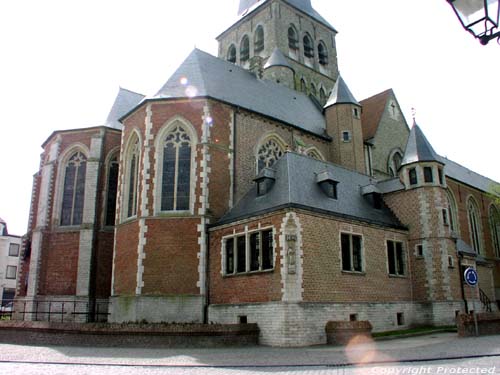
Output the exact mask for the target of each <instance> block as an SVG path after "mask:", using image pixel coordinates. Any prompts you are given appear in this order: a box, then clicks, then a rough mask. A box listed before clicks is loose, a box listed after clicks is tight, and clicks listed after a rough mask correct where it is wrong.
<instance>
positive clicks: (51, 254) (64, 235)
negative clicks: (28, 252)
mask: <svg viewBox="0 0 500 375" xmlns="http://www.w3.org/2000/svg"><path fill="white" fill-rule="evenodd" d="M79 244H80V233H79V232H59V233H55V232H54V233H46V234H45V235H44V241H43V247H42V257H41V259H42V260H41V267H40V268H41V273H40V284H39V285H40V289H39V294H41V295H74V294H75V292H76V277H77V271H78V248H79Z"/></svg>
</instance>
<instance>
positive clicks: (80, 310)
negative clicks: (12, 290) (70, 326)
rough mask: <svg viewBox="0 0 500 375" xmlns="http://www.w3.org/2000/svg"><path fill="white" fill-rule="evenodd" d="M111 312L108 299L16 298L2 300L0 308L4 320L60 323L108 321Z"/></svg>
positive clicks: (0, 314) (1, 317)
mask: <svg viewBox="0 0 500 375" xmlns="http://www.w3.org/2000/svg"><path fill="white" fill-rule="evenodd" d="M4 305H5V307H4ZM109 314H110V313H109V302H108V301H105V302H104V301H90V300H80V301H79V300H50V299H42V300H28V299H14V300H4V301H2V308H1V309H0V319H2V320H30V321H48V322H59V323H65V322H66V323H69V322H78V323H90V322H107V320H108V316H109Z"/></svg>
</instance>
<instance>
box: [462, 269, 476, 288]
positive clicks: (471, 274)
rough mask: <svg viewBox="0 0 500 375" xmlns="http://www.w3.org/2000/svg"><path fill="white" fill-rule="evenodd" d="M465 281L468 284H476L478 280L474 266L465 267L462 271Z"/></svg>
mask: <svg viewBox="0 0 500 375" xmlns="http://www.w3.org/2000/svg"><path fill="white" fill-rule="evenodd" d="M464 279H465V282H466V283H467V284H468V285H470V286H476V285H477V282H478V277H477V272H476V270H475V269H474V268H471V267H469V268H467V269H466V270H465V272H464Z"/></svg>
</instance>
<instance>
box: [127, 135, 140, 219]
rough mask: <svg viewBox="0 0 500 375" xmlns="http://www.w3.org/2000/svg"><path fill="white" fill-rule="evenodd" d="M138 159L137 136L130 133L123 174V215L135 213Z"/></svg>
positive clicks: (134, 214) (129, 215)
mask: <svg viewBox="0 0 500 375" xmlns="http://www.w3.org/2000/svg"><path fill="white" fill-rule="evenodd" d="M139 160H140V150H139V138H138V137H137V135H135V134H134V135H132V140H131V142H130V146H129V150H128V155H127V162H126V163H127V164H126V175H125V183H126V190H125V206H126V207H125V212H126V215H125V217H127V218H129V217H133V216H136V215H137V194H138V181H139Z"/></svg>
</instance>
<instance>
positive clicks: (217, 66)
mask: <svg viewBox="0 0 500 375" xmlns="http://www.w3.org/2000/svg"><path fill="white" fill-rule="evenodd" d="M186 97H187V98H194V97H210V98H213V99H217V100H220V101H223V102H226V103H230V104H232V105H235V106H238V107H240V108H244V109H247V110H249V111H252V112H256V113H260V114H262V115H264V116H267V117H270V118H273V119H276V120H278V121H281V122H284V123H286V124H289V125H292V126H294V127H297V128H300V129H303V130H305V131H307V132H310V133H313V134H316V135H318V136H320V137H323V138H326V139H329V137H328V136H327V135H326V132H325V119H324V117H323V114H322V111H321V110H320V109H319V108H317V107H316V105H315V104H314V103H313V102H312V101H311V99H309V97H307V96H306V95H304V94H302V93H299V92H297V91H294V90H291V89H289V88H287V87H284V86H282V85H279V84H277V83H274V82H272V81H268V80H262V79H258V78H256V77H255V75H253V74H252V73H250V72H248V71H247V70H245V69H243V68H241V67H239V66H237V65H234V64H231V63H230V62H228V61H225V60H222V59H219V58H217V57H214V56H212V55H210V54H208V53H206V52H203V51H200V50H199V49H195V50H194V51H193V52H191V54H190V55H189V56H188V57H187V59H186V60H185V61H184V62H183V63H182V64H181V66H180V67H179V68H178V69H177V71H176V72H175V73H174V74H173V75H172V76H171V77H170V79H169V80H168V81H167V82H166V83H165V84H164V85H163V87H162V88H161V89H160V91H158V93H157V94H156V95H155V96H154V97H152V98H148V99H168V98H186Z"/></svg>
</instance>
